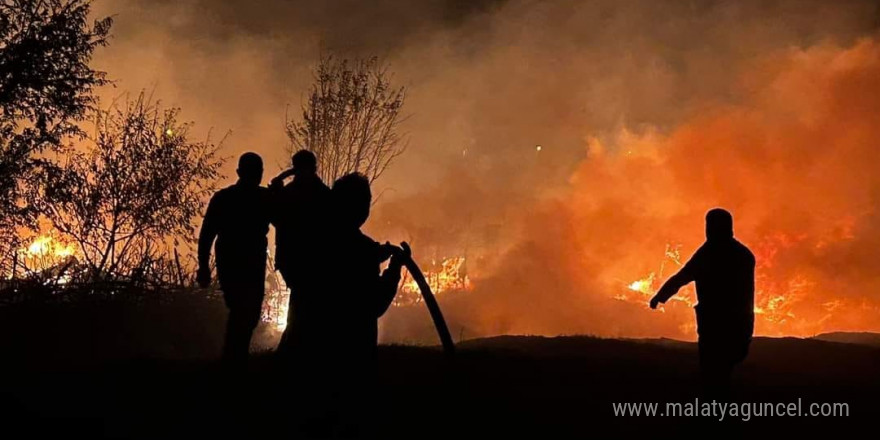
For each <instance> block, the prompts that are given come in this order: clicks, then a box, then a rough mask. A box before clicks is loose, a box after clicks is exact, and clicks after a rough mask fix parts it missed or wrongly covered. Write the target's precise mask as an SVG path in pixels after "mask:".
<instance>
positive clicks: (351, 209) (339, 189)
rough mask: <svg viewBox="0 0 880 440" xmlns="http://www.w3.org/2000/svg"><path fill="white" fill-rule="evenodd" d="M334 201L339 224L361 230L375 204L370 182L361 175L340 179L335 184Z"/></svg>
mask: <svg viewBox="0 0 880 440" xmlns="http://www.w3.org/2000/svg"><path fill="white" fill-rule="evenodd" d="M333 201H334V203H335V205H336V216H337V220H338V221H339V224H340V225H341V226H343V227H345V228H360V227H361V226H363V224H364V223H365V222H366V221H367V218H368V217H369V216H370V204H371V203H372V202H373V194H372V193H371V192H370V181H369V180H368V179H367V177H366V176H364V175H363V174H361V173H351V174H346V175H344V176H342V177H340V178H339V179H337V180H336V182H334V183H333Z"/></svg>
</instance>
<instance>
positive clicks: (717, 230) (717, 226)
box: [706, 208, 733, 241]
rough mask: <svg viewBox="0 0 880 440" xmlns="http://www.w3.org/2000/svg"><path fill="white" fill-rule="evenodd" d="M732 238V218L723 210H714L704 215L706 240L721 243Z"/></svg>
mask: <svg viewBox="0 0 880 440" xmlns="http://www.w3.org/2000/svg"><path fill="white" fill-rule="evenodd" d="M731 238H733V216H732V215H730V213H729V212H727V211H726V210H724V209H721V208H715V209H712V210H710V211H709V212H707V213H706V240H708V241H721V240H730V239H731Z"/></svg>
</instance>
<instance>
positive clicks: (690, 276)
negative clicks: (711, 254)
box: [651, 251, 700, 309]
mask: <svg viewBox="0 0 880 440" xmlns="http://www.w3.org/2000/svg"><path fill="white" fill-rule="evenodd" d="M699 258H700V251H697V253H696V254H694V256H693V257H692V258H691V259H690V261H688V262H687V264H685V265H684V267H682V268H681V270H680V271H678V273H676V274H675V275H673V276H671V277H669V279H668V280H666V282H665V283H663V286H662V287H660V290H658V291H657V294H656V295H654V297H653V298H651V308H652V309H656V308H657V304H658V303H666V301H668V300H669V298H672V296H673V295H675V294H676V293H678V291H679V289H681V288H682V287H684V286H685V285H687V284H688V283H690V282H692V281H694V277H695V276H696V274H695V272H696V265H697V264H698V263H697V261H698V259H699Z"/></svg>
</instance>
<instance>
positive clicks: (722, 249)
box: [650, 208, 755, 399]
mask: <svg viewBox="0 0 880 440" xmlns="http://www.w3.org/2000/svg"><path fill="white" fill-rule="evenodd" d="M692 281H693V282H696V284H697V301H698V304H697V306H696V307H695V309H696V312H697V335H698V347H699V351H700V371H701V375H702V380H703V390H704V393H705V394H706V395H707V396H708V397H713V398H722V399H724V398H728V397H729V391H730V389H729V388H730V374H731V372H732V370H733V367H734V366H736V365H737V364H738V363H740V362H742V361H743V360H744V359H745V357H746V355H747V354H748V351H749V344H750V343H751V340H752V332H753V330H754V323H755V312H754V305H755V256H754V255H753V254H752V252H751V251H749V249H748V248H747V247H746V246H745V245H743V244H742V243H740V242H739V241H738V240H737V239H736V238H734V237H733V216H732V215H731V214H730V213H729V212H727V211H725V210H723V209H718V208H716V209H713V210H711V211H709V212H708V213H707V214H706V242H705V243H703V245H702V246H700V248H699V249H698V250H697V252H696V253H694V256H693V257H691V259H690V261H688V262H687V264H685V265H684V267H683V268H682V269H681V270H680V271H679V272H678V273H677V274H675V275H673V276H672V277H670V278H669V280H667V281H666V283H665V284H663V286H662V287H661V288H660V291H658V292H657V294H656V295H655V296H654V297H653V298H651V303H650V305H651V308H652V309H656V308H657V305H658V304H659V303H665V302H666V301H667V300H668V299H669V298H671V297H672V296H673V295H675V294H676V293H677V292H678V290H679V289H681V288H682V287H684V286H685V285H686V284H688V283H690V282H692Z"/></svg>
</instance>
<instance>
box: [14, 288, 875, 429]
mask: <svg viewBox="0 0 880 440" xmlns="http://www.w3.org/2000/svg"><path fill="white" fill-rule="evenodd" d="M197 302H198V301H197V300H192V301H189V300H184V301H177V302H175V303H174V304H171V305H169V304H164V305H162V306H161V307H160V306H155V307H153V306H143V305H140V306H138V307H134V308H133V307H130V306H128V305H120V304H116V305H114V304H109V305H108V304H100V305H92V306H88V305H79V306H75V307H74V306H70V305H59V306H54V307H46V306H39V307H36V306H34V307H23V306H15V307H3V308H0V335H2V336H0V348H2V352H3V357H2V358H0V359H2V365H0V374H2V375H3V377H4V379H3V381H2V385H0V402H2V403H0V418H2V422H3V427H2V428H0V429H2V431H0V432H2V433H3V435H2V438H21V437H43V436H44V435H47V434H48V435H53V436H63V437H64V438H75V437H76V438H79V436H80V435H84V436H85V437H84V438H94V437H100V436H108V437H140V438H159V437H161V438H168V437H175V438H176V437H190V438H210V437H221V438H229V437H236V438H258V437H267V436H271V437H275V438H278V437H284V438H287V437H289V435H286V434H288V433H289V430H288V428H289V424H290V420H291V418H290V415H289V414H290V413H289V411H290V410H289V408H288V406H287V403H286V402H288V401H289V397H290V395H291V394H290V392H287V391H285V389H286V388H285V387H284V385H283V380H282V378H283V377H284V371H282V370H280V369H279V367H278V365H277V363H276V362H275V359H274V358H273V357H272V356H271V354H270V353H263V354H259V355H256V356H254V358H253V359H252V363H251V365H250V371H249V373H248V374H247V376H246V377H245V378H244V379H243V381H242V382H241V383H239V384H237V385H236V386H235V387H232V386H230V385H229V384H228V382H227V380H226V376H225V375H224V374H222V372H221V371H220V370H219V368H218V365H217V364H216V362H213V361H211V360H210V358H211V355H210V353H216V352H218V351H219V346H217V345H216V342H206V341H216V340H217V339H216V338H215V337H214V335H215V333H214V332H220V331H221V329H220V328H213V327H214V325H215V324H214V323H215V322H217V319H218V318H219V317H221V316H222V313H223V310H222V307H214V306H204V305H200V306H199V308H198V309H197V310H199V313H190V312H191V311H192V310H195V309H193V306H194V305H196V304H195V303H197ZM173 310H177V311H178V312H181V313H183V312H184V311H187V313H184V314H183V315H179V316H186V318H185V319H182V320H177V319H176V318H175V319H171V318H170V317H169V316H170V315H169V313H171V312H169V311H173ZM171 315H177V312H173V313H171ZM108 316H112V317H113V318H112V319H110V320H108V319H107V317H108ZM823 339H824V338H823ZM828 339H833V340H835V341H837V342H829V341H824V340H818V339H795V338H783V339H769V338H758V339H757V340H756V341H755V342H754V344H753V348H752V352H751V355H750V356H749V358H748V360H747V361H746V362H745V363H744V364H743V365H742V366H741V367H740V368H739V371H738V374H737V377H736V381H737V384H738V394H737V397H736V399H735V400H737V401H750V402H796V401H797V399H798V398H801V399H803V401H804V402H845V403H848V404H849V407H850V416H849V417H846V418H780V417H776V418H752V419H751V420H750V421H747V422H743V421H739V422H731V421H726V422H715V421H710V420H707V419H701V418H694V417H682V418H671V417H666V418H663V417H654V418H645V417H642V418H637V417H615V416H614V414H613V411H612V405H611V403H612V402H637V401H644V402H667V401H671V402H692V401H693V400H694V398H695V397H696V396H697V394H698V388H697V381H696V374H697V369H696V367H697V365H696V351H695V350H696V347H695V345H694V344H690V343H683V342H677V341H671V340H648V341H638V340H614V339H598V338H592V337H581V336H576V337H558V338H539V337H513V336H508V337H498V338H489V339H477V340H471V341H466V342H464V343H462V344H460V346H459V353H458V355H457V356H456V358H455V359H454V360H452V361H449V360H446V359H444V357H443V356H442V353H440V352H439V350H437V349H436V348H419V347H404V346H383V347H381V350H380V362H379V368H380V371H381V374H380V376H381V378H380V386H381V388H380V389H381V392H380V393H378V394H377V395H376V397H375V399H374V401H373V402H372V408H373V409H374V410H376V412H377V413H379V414H381V417H380V421H379V424H378V427H377V433H378V434H379V437H382V438H388V437H407V438H425V437H432V438H433V437H445V438H474V437H475V436H477V435H479V436H483V437H485V436H489V438H493V439H494V438H497V437H501V436H506V437H513V436H515V437H516V438H521V437H522V436H524V435H531V436H536V437H538V438H571V437H575V438H583V437H590V436H599V437H600V438H605V437H608V436H609V435H612V436H614V437H623V438H632V437H635V436H639V437H644V438H672V437H676V438H681V437H696V436H700V437H706V436H709V437H716V436H722V437H724V436H727V437H739V438H770V437H775V438H792V436H801V437H805V438H816V437H826V438H827V437H829V436H832V435H834V436H840V435H844V436H847V437H848V436H849V435H855V434H857V433H859V434H861V435H867V436H868V437H869V438H870V437H871V436H872V435H871V434H870V433H871V432H876V430H877V428H876V423H877V422H876V421H877V420H878V416H880V402H878V399H877V397H878V395H880V376H878V372H880V347H878V345H876V344H872V343H871V342H872V341H876V338H874V337H871V335H861V336H860V335H854V336H853V337H848V336H847V334H836V335H831V336H830V337H829V338H828ZM598 434H601V435H598Z"/></svg>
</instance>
